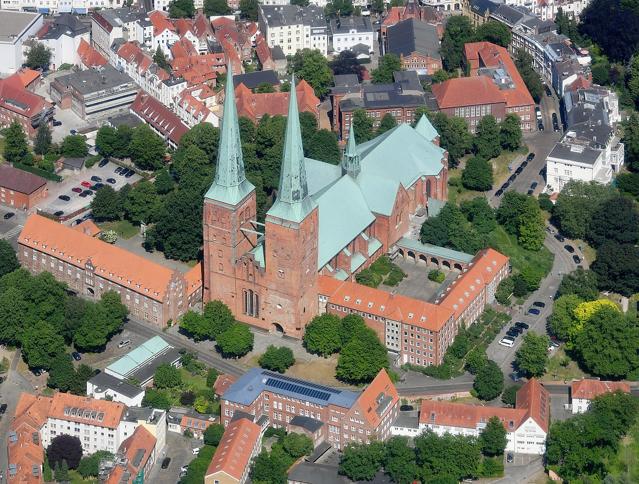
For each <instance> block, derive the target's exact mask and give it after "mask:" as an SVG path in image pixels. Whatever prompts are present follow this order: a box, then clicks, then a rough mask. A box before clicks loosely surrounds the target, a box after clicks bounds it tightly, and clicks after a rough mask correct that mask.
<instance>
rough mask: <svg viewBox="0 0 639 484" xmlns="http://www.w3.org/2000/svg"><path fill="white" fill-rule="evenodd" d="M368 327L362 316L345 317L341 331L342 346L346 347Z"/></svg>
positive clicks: (350, 315) (351, 315)
mask: <svg viewBox="0 0 639 484" xmlns="http://www.w3.org/2000/svg"><path fill="white" fill-rule="evenodd" d="M366 327H367V326H366V323H365V322H364V319H363V318H362V317H361V316H360V315H358V314H349V315H348V316H344V318H343V319H342V321H341V325H340V330H339V337H340V341H341V346H342V347H344V346H346V345H347V344H348V343H349V342H350V341H351V340H352V339H353V338H355V337H356V336H357V335H358V334H359V332H360V331H364V330H365V329H366Z"/></svg>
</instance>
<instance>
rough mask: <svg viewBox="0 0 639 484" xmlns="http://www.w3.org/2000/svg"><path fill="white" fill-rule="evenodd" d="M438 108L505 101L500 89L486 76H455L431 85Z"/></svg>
mask: <svg viewBox="0 0 639 484" xmlns="http://www.w3.org/2000/svg"><path fill="white" fill-rule="evenodd" d="M431 90H432V92H433V95H434V96H435V99H436V100H437V105H438V106H439V109H448V108H454V107H458V106H474V105H476V104H499V103H503V102H505V100H504V97H503V96H502V93H501V91H500V90H499V88H498V87H497V86H496V85H495V83H494V82H493V81H492V80H491V79H490V78H489V77H487V76H472V77H457V78H455V79H449V80H447V81H444V82H440V83H437V84H433V85H432V87H431Z"/></svg>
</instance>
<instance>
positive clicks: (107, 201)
mask: <svg viewBox="0 0 639 484" xmlns="http://www.w3.org/2000/svg"><path fill="white" fill-rule="evenodd" d="M91 213H92V214H93V217H94V218H95V219H96V220H97V221H103V220H117V219H119V218H120V216H121V214H122V201H121V200H120V196H119V195H118V193H117V192H116V191H115V190H114V189H113V188H111V187H110V186H109V185H105V186H103V187H102V188H100V189H99V190H97V191H96V192H95V197H93V200H91Z"/></svg>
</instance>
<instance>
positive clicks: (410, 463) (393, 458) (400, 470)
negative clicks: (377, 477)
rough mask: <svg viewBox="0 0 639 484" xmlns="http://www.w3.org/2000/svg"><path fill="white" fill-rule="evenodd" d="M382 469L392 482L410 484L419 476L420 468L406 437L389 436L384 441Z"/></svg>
mask: <svg viewBox="0 0 639 484" xmlns="http://www.w3.org/2000/svg"><path fill="white" fill-rule="evenodd" d="M384 447H385V449H384V450H385V452H384V461H383V462H384V470H385V471H386V473H387V474H388V475H389V476H390V477H391V479H392V480H393V482H397V483H400V484H411V483H413V482H415V480H416V479H417V478H418V477H419V474H420V470H421V469H420V468H419V467H418V466H417V463H416V462H415V451H414V450H413V449H412V448H411V447H409V446H408V439H407V438H406V437H399V436H395V437H391V438H390V439H388V441H386V444H385V446H384Z"/></svg>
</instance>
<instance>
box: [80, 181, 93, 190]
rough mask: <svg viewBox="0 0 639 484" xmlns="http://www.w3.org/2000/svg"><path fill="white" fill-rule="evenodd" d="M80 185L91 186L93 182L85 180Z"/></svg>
mask: <svg viewBox="0 0 639 484" xmlns="http://www.w3.org/2000/svg"><path fill="white" fill-rule="evenodd" d="M80 185H82V186H83V187H86V188H89V187H90V186H91V182H88V181H86V180H84V181H83V182H82V183H80Z"/></svg>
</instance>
